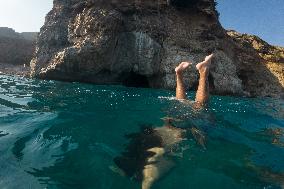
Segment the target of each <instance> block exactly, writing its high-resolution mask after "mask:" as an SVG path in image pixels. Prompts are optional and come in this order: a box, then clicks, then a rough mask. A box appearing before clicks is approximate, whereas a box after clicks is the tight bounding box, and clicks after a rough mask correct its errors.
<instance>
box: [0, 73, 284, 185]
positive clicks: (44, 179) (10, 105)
mask: <svg viewBox="0 0 284 189" xmlns="http://www.w3.org/2000/svg"><path fill="white" fill-rule="evenodd" d="M188 96H189V98H190V99H194V92H189V93H188ZM164 117H172V118H173V119H174V120H175V121H174V124H175V126H176V127H179V128H185V129H190V128H193V127H194V128H195V129H196V130H198V131H199V132H200V133H202V135H203V136H204V140H203V143H200V141H198V139H197V138H196V137H194V136H193V135H188V136H187V137H186V138H185V139H184V140H183V141H182V142H181V143H180V144H178V145H177V146H176V149H175V150H174V152H173V153H172V154H171V155H172V158H173V160H174V162H175V166H174V168H173V169H172V170H171V171H170V172H168V173H167V174H166V175H165V176H164V177H162V178H161V179H160V180H159V181H158V182H156V184H155V185H154V186H153V188H154V189H176V188H177V189H179V188H180V189H187V188H188V189H209V188H216V189H233V188H240V189H249V188H250V189H254V188H255V189H258V188H259V189H274V188H275V189H277V188H281V186H282V187H284V101H283V100H279V99H270V98H241V97H229V96H225V97H224V96H212V97H211V99H210V104H209V106H208V107H207V108H205V109H203V110H197V109H195V108H193V106H192V104H190V103H186V102H180V101H177V100H175V98H174V92H173V91H167V90H155V89H142V88H127V87H123V86H97V85H90V84H80V83H65V82H57V81H41V80H33V79H26V78H22V77H16V76H8V75H0V189H136V188H137V189H139V188H141V183H140V182H139V181H136V180H135V179H133V178H129V177H127V176H123V174H121V172H120V171H118V170H117V169H115V164H114V161H113V160H114V158H115V157H117V156H119V155H121V153H122V152H123V151H125V147H126V145H127V144H128V142H129V141H128V139H127V138H126V137H125V136H126V135H127V134H131V133H137V132H139V131H140V130H141V127H143V126H151V127H153V128H156V127H162V126H163V124H164V123H163V120H162V118H164Z"/></svg>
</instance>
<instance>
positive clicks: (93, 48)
mask: <svg viewBox="0 0 284 189" xmlns="http://www.w3.org/2000/svg"><path fill="white" fill-rule="evenodd" d="M217 15H218V13H217V12H216V10H215V3H214V0H187V1H185V0H143V1H142V0H124V1H120V0H108V1H103V0H84V1H82V0H55V1H54V7H53V9H52V10H51V12H50V13H49V14H48V15H47V17H46V22H45V25H44V26H43V27H42V28H41V32H40V35H39V38H38V41H37V49H36V53H35V56H34V58H33V60H32V61H31V69H32V75H33V76H35V77H38V78H43V79H56V80H65V81H82V82H92V83H96V84H124V85H127V86H138V87H153V88H166V89H174V88H175V72H174V68H175V67H176V66H177V65H178V64H179V63H180V62H181V61H192V62H193V63H194V64H196V63H198V62H199V61H202V60H203V58H204V57H205V56H206V55H207V54H209V53H211V52H214V53H215V54H216V58H215V60H214V62H213V66H212V69H211V73H210V77H209V82H210V86H211V90H212V92H215V93H218V94H235V95H243V94H246V95H249V94H250V95H253V96H256V95H257V96H279V95H280V92H281V90H282V92H283V87H282V86H281V84H280V82H278V83H277V82H276V80H277V79H276V78H275V77H276V76H275V75H273V74H271V73H270V71H269V70H268V68H267V69H264V71H266V72H267V75H266V76H265V77H262V76H261V77H260V75H259V74H260V73H262V71H263V70H261V71H255V70H254V69H258V66H254V65H253V64H255V65H258V64H261V65H264V62H265V61H264V60H263V58H262V57H261V56H260V55H258V53H257V50H255V49H254V48H253V47H252V46H250V47H245V48H248V49H249V51H247V50H246V49H245V48H244V47H243V46H242V45H241V44H240V43H241V42H240V41H238V40H237V39H235V36H234V37H231V36H229V35H228V34H227V32H226V31H225V30H224V29H223V28H222V27H221V25H220V23H219V21H218V16H217ZM277 65H278V64H277ZM248 67H249V69H247V68H248ZM277 69H278V68H277ZM251 70H252V71H251ZM248 73H250V74H251V75H247V74H248ZM263 73H264V72H263ZM280 75H281V74H280ZM247 77H249V78H253V77H258V79H257V80H258V81H259V84H257V85H253V84H251V83H250V82H253V81H254V80H251V81H250V80H249V79H248V78H247ZM267 78H270V80H269V81H272V80H273V82H270V83H269V84H272V85H275V86H274V88H273V89H274V91H270V90H268V89H267V86H266V85H267V84H268V83H267V81H268V79H267ZM274 81H275V82H274ZM197 82H198V73H197V71H196V70H195V68H194V66H193V67H192V68H191V69H190V70H189V71H188V73H186V74H185V83H186V85H187V87H188V88H196V86H197ZM251 87H252V88H251ZM256 88H258V89H256ZM261 88H263V89H265V90H264V91H265V92H263V91H261ZM266 89H267V90H266Z"/></svg>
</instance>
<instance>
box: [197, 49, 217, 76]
mask: <svg viewBox="0 0 284 189" xmlns="http://www.w3.org/2000/svg"><path fill="white" fill-rule="evenodd" d="M213 57H214V54H210V55H208V56H206V57H205V59H204V61H203V62H200V63H198V64H197V65H196V69H197V70H198V71H199V73H207V72H208V71H209V68H210V65H211V61H212V58H213Z"/></svg>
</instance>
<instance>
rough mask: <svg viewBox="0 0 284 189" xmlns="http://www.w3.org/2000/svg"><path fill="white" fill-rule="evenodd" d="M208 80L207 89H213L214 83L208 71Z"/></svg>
mask: <svg viewBox="0 0 284 189" xmlns="http://www.w3.org/2000/svg"><path fill="white" fill-rule="evenodd" d="M208 82H209V91H210V92H211V91H214V90H215V85H214V78H213V76H212V74H211V73H210V74H209V76H208Z"/></svg>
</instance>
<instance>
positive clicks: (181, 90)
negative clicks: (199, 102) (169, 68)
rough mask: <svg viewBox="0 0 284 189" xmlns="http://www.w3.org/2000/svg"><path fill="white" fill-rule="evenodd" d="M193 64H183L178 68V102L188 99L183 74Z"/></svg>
mask: <svg viewBox="0 0 284 189" xmlns="http://www.w3.org/2000/svg"><path fill="white" fill-rule="evenodd" d="M190 64H191V63H189V62H182V63H180V65H178V67H176V69H175V71H176V81H177V86H176V98H177V99H178V100H185V99H186V93H185V86H184V82H183V72H184V70H185V69H186V68H188V66H189V65H190Z"/></svg>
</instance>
